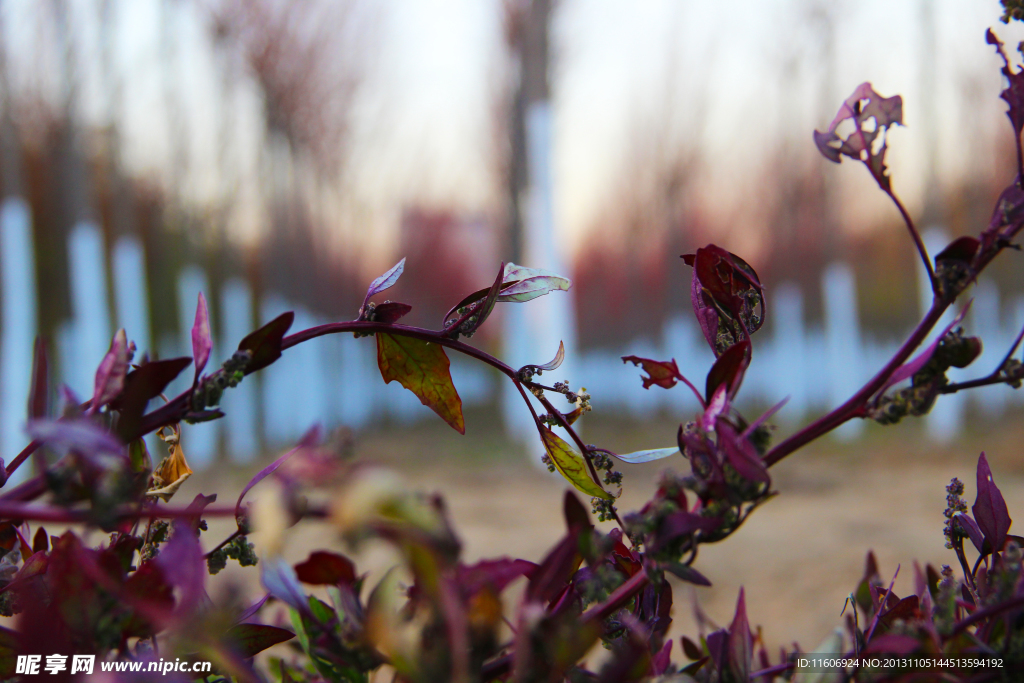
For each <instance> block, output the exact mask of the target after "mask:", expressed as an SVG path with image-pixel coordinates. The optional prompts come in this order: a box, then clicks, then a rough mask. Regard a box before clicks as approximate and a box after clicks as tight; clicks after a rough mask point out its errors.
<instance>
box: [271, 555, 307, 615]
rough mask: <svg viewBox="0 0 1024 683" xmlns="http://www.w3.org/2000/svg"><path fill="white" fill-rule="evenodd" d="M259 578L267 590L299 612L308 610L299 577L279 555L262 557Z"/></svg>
mask: <svg viewBox="0 0 1024 683" xmlns="http://www.w3.org/2000/svg"><path fill="white" fill-rule="evenodd" d="M260 580H261V581H262V582H263V587H264V588H266V589H267V592H268V593H270V594H271V595H273V596H274V597H275V598H277V599H278V600H280V601H281V602H283V603H284V604H286V605H288V606H289V607H292V608H294V609H296V610H298V611H299V612H301V613H303V614H306V613H308V612H309V602H308V599H307V598H306V594H305V593H303V592H302V586H300V585H299V579H298V577H297V576H296V575H295V570H294V569H292V566H291V565H290V564H288V563H287V562H285V559H284V558H283V557H281V556H280V555H276V556H274V557H268V558H263V561H262V562H260Z"/></svg>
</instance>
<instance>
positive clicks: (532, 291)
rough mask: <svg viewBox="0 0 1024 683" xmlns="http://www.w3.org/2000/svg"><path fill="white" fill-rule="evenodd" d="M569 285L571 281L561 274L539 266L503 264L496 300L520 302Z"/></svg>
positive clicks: (567, 287) (566, 287) (563, 288)
mask: <svg viewBox="0 0 1024 683" xmlns="http://www.w3.org/2000/svg"><path fill="white" fill-rule="evenodd" d="M571 286H572V282H571V281H570V280H569V279H568V278H565V277H562V276H561V275H556V274H555V273H552V272H550V271H547V270H541V269H540V268H524V267H523V266H517V265H516V264H514V263H509V264H508V265H506V266H505V274H504V277H503V278H502V288H501V293H500V294H499V295H498V301H506V302H507V301H515V302H520V303H522V302H524V301H531V300H532V299H536V298H537V297H539V296H544V295H545V294H547V293H549V292H557V291H563V292H564V291H568V289H569V287H571Z"/></svg>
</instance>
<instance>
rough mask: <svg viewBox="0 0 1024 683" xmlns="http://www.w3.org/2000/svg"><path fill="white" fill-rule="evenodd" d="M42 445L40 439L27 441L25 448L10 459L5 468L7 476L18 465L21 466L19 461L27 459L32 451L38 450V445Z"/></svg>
mask: <svg viewBox="0 0 1024 683" xmlns="http://www.w3.org/2000/svg"><path fill="white" fill-rule="evenodd" d="M42 445H43V442H42V441H32V442H30V443H29V445H27V446H25V448H23V449H22V450H21V453H18V455H16V456H14V460H12V461H11V464H10V465H8V466H7V467H6V468H5V469H6V470H7V476H8V477H9V476H11V475H12V474H14V472H15V471H16V470H17V469H18V468H19V467H21V463H23V462H25V461H26V460H28V458H29V456H31V455H32V454H33V453H35V452H36V451H37V450H39V447H40V446H42Z"/></svg>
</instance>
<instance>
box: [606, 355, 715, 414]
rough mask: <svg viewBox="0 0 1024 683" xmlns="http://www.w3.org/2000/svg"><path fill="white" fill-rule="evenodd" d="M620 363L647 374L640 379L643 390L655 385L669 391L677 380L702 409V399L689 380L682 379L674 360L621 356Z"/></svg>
mask: <svg viewBox="0 0 1024 683" xmlns="http://www.w3.org/2000/svg"><path fill="white" fill-rule="evenodd" d="M622 362H623V363H632V364H633V365H638V366H640V367H642V368H643V371H644V372H646V373H647V374H648V376H647V377H641V378H640V379H641V380H642V381H643V383H644V389H650V388H651V385H652V384H657V385H658V386H659V387H662V388H664V389H671V388H672V387H674V386H675V385H676V380H679V381H680V382H682V383H683V384H685V385H686V386H688V387H690V390H691V391H692V392H693V394H694V396H696V397H697V400H698V401H700V405H701V407H702V408H703V407H704V398H703V397H702V396H701V395H700V392H699V391H697V387H695V386H693V384H692V383H691V382H690V380H688V379H686V378H685V377H683V375H682V373H680V372H679V366H677V365H676V360H675V358H673V359H672V360H670V361H658V360H651V359H650V358H640V357H639V356H623V357H622Z"/></svg>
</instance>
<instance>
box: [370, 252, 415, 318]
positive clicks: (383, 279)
mask: <svg viewBox="0 0 1024 683" xmlns="http://www.w3.org/2000/svg"><path fill="white" fill-rule="evenodd" d="M404 270H405V259H404V258H403V259H402V260H401V261H399V262H398V263H396V264H395V265H393V266H392V267H391V269H390V270H388V272H386V273H384V274H383V275H381V276H380V277H379V278H377V279H376V280H374V281H373V282H371V283H370V288H369V289H367V290H366V297H365V298H364V299H363V305H362V306H361V307H360V308H359V314H360V318H361V317H362V314H363V311H365V310H366V304H367V302H368V301H369V300H370V297H372V296H373V295H374V294H380V293H381V292H383V291H384V290H385V289H390V288H391V287H392V286H393V285H394V284H395V283H396V282H398V278H400V277H402V272H403V271H404Z"/></svg>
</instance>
